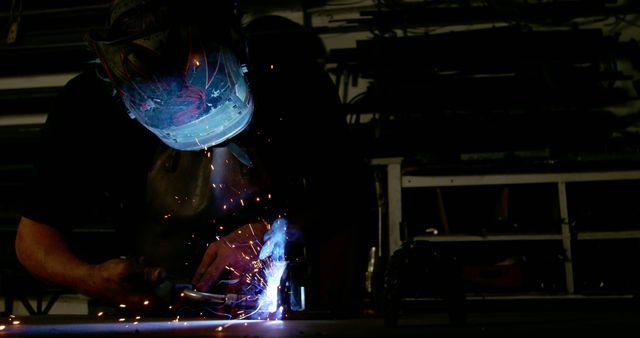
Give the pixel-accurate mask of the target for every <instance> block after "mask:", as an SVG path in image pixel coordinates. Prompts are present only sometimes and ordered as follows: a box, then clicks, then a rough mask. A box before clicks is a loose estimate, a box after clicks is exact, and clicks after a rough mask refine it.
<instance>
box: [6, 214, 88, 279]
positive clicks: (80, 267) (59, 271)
mask: <svg viewBox="0 0 640 338" xmlns="http://www.w3.org/2000/svg"><path fill="white" fill-rule="evenodd" d="M16 254H17V257H18V260H19V261H20V263H22V265H24V266H25V268H27V270H29V272H30V273H31V274H33V275H34V276H35V277H37V278H40V279H42V280H45V281H47V282H50V283H53V284H57V285H60V286H63V287H68V288H71V289H74V290H77V291H79V292H86V291H88V290H90V284H91V282H90V280H91V277H90V276H92V270H93V269H94V266H93V265H90V264H87V263H85V262H83V261H81V260H80V259H79V258H78V257H76V256H75V255H74V254H73V253H72V252H71V250H69V247H68V245H67V243H66V241H65V239H64V237H63V236H62V235H61V234H60V233H59V232H58V231H57V230H55V229H53V228H51V227H49V226H48V225H46V224H42V223H38V222H34V221H32V220H29V219H26V218H22V219H21V221H20V225H19V226H18V233H17V236H16Z"/></svg>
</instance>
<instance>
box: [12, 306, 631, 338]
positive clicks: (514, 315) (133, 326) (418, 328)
mask: <svg viewBox="0 0 640 338" xmlns="http://www.w3.org/2000/svg"><path fill="white" fill-rule="evenodd" d="M2 320H3V323H2V324H1V325H0V328H2V330H0V337H25V336H39V337H43V336H46V337H51V336H57V337H69V336H83V337H88V336H95V337H124V336H132V335H133V336H141V337H174V336H175V337H244V338H251V337H254V338H255V337H478V336H479V337H541V336H542V335H547V334H548V335H553V336H558V335H569V336H570V337H580V336H582V337H585V336H588V337H591V336H600V337H603V336H604V337H607V338H611V337H622V336H625V337H627V336H629V334H631V336H636V335H637V334H638V332H640V311H638V309H617V310H616V309H610V308H606V309H601V310H593V309H588V310H570V311H569V310H556V311H553V310H549V311H533V312H528V311H513V312H508V311H507V312H477V313H470V314H469V315H468V318H467V323H466V324H461V325H451V324H450V323H449V321H448V318H447V316H446V315H443V314H439V313H430V314H419V315H415V316H407V317H406V318H404V319H402V320H400V321H399V322H398V325H397V326H395V327H391V326H387V325H385V322H384V320H383V319H382V318H377V317H371V318H352V319H285V320H274V321H262V320H250V321H242V320H233V321H229V320H205V319H178V318H173V319H171V318H163V319H151V318H139V319H135V318H120V319H119V318H97V317H90V316H67V315H64V316H63V315H48V316H30V317H23V318H2ZM18 322H19V323H18Z"/></svg>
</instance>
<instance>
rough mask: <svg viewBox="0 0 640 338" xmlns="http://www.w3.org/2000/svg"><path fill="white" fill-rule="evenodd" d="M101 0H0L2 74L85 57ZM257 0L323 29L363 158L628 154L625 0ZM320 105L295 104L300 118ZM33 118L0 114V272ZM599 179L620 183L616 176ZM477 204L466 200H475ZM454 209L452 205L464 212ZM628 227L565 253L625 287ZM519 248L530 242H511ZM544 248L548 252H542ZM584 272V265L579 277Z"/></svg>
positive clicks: (578, 158) (31, 92) (528, 213)
mask: <svg viewBox="0 0 640 338" xmlns="http://www.w3.org/2000/svg"><path fill="white" fill-rule="evenodd" d="M108 3H109V1H105V0H102V1H97V0H76V1H70V0H58V1H47V0H38V1H35V0H22V1H20V0H15V1H5V2H3V3H2V4H0V23H1V24H2V28H3V31H2V33H3V35H2V37H3V39H2V41H1V42H0V65H1V66H0V79H2V78H11V79H13V78H27V77H28V76H32V75H47V74H57V73H75V72H79V71H81V70H82V69H84V68H86V67H87V64H88V63H89V62H91V61H92V60H93V59H95V57H94V55H93V54H92V53H91V52H89V51H88V50H87V49H86V47H85V44H84V42H83V37H84V34H85V33H86V31H87V30H88V29H90V28H95V27H103V26H104V25H105V23H106V20H107V18H106V11H107V7H108ZM268 3H269V4H268V5H266V4H265V2H264V1H260V0H245V1H242V2H241V6H242V8H243V10H244V11H245V12H246V13H247V15H248V16H259V15H263V14H267V13H271V12H274V11H285V12H288V13H296V14H295V15H297V17H299V18H300V21H301V23H302V24H304V25H305V26H307V27H308V28H310V29H312V30H313V31H314V32H315V33H317V34H318V35H319V36H320V37H321V38H323V39H325V41H327V42H328V43H327V44H326V47H327V54H326V55H325V58H324V62H326V68H327V70H328V71H329V72H330V73H331V75H332V76H333V78H334V79H335V81H336V84H337V89H338V90H339V94H340V95H341V97H342V99H343V104H344V108H345V112H346V115H345V119H348V121H350V122H351V124H350V125H351V128H352V129H351V130H352V132H353V135H354V136H355V138H356V141H357V143H358V145H359V146H360V150H362V151H363V152H364V153H365V154H366V156H367V157H368V158H377V157H404V158H405V163H407V164H409V166H408V168H411V169H413V170H417V171H422V172H428V173H436V174H439V173H509V172H520V171H528V172H548V171H558V170H561V171H575V170H584V169H588V170H591V169H596V170H600V169H637V168H639V167H640V166H639V162H638V160H639V159H640V138H639V136H638V132H637V130H638V129H637V127H638V122H639V121H638V110H637V108H636V107H637V106H638V105H637V103H638V97H637V93H636V88H637V86H638V84H640V82H638V69H639V67H640V49H639V48H638V43H637V41H636V39H637V37H640V33H638V34H635V32H637V27H638V25H640V20H639V19H638V15H639V14H640V3H639V2H636V1H631V0H628V1H623V0H618V1H614V0H566V1H563V0H557V1H551V0H549V1H545V0H540V1H525V0H486V1H472V0H466V1H465V0H431V1H427V0H425V1H378V2H368V1H321V0H318V1H284V0H281V1H269V2H268ZM194 10H204V9H194ZM11 27H14V28H15V27H17V35H16V37H15V39H12V38H10V31H11ZM340 39H342V41H347V42H348V43H346V45H347V47H345V44H340V43H335V42H336V41H338V40H340ZM332 42H333V43H335V46H334V45H332ZM60 85H62V84H60ZM292 85H295V84H292ZM32 87H33V88H21V87H20V88H18V87H16V88H12V87H11V86H4V87H2V88H0V118H3V119H2V120H0V121H8V120H7V118H8V117H12V118H13V117H17V118H21V117H22V118H24V119H23V120H24V121H26V120H27V119H28V118H29V117H32V116H43V115H46V113H47V109H48V105H49V103H50V101H51V99H52V98H53V96H54V95H56V93H57V92H58V90H59V89H60V88H59V87H58V86H53V87H50V86H47V87H38V86H37V85H35V86H32ZM612 107H614V108H615V109H612ZM321 118H322V116H309V120H310V121H313V119H321ZM79 123H81V121H79ZM310 125H312V123H310ZM40 128H41V123H37V122H36V123H30V122H24V123H1V124H0V154H1V156H0V230H1V236H0V248H1V249H2V251H1V252H0V257H2V258H0V261H2V262H1V263H2V265H3V266H2V268H3V269H4V270H3V271H6V272H7V273H11V271H12V269H13V268H14V265H13V264H14V262H13V255H14V254H13V246H12V241H13V236H14V235H15V227H16V225H17V222H18V214H17V210H18V207H19V203H20V196H21V194H22V192H23V187H24V184H25V182H26V181H27V180H28V178H29V175H30V173H31V168H32V167H31V166H32V162H33V159H34V155H37V153H38V151H39V150H38V148H37V146H36V145H37V139H38V136H39V133H40ZM372 184H373V182H372ZM633 187H635V186H632V187H631V188H629V187H627V186H625V187H624V188H621V189H626V190H624V195H625V196H628V198H627V197H625V198H622V197H617V199H616V200H615V201H611V200H610V199H606V198H603V200H601V201H597V202H593V203H595V204H597V205H598V206H599V207H602V206H604V208H605V209H604V210H605V211H600V212H599V213H595V217H596V218H597V217H599V219H598V220H601V221H603V222H604V221H606V220H607V218H608V217H610V216H611V214H614V213H615V215H616V217H617V218H616V220H617V221H618V224H621V223H622V224H626V225H629V226H631V227H632V228H633V229H635V227H637V225H638V224H639V223H640V219H639V218H638V215H637V214H636V212H629V211H625V212H626V213H625V212H618V211H620V210H622V208H621V207H620V205H627V206H630V208H627V209H625V210H628V209H633V205H634V201H635V202H637V201H638V198H637V195H638V194H637V190H634V189H633ZM598 189H610V187H606V188H605V187H602V188H598ZM598 191H599V190H596V194H598V193H599V192H598ZM469 193H470V192H469V191H466V192H465V193H463V194H462V195H461V196H464V197H459V198H458V200H457V201H458V202H459V203H461V204H464V203H471V204H473V203H474V202H467V201H466V200H467V199H473V198H474V197H473V196H472V195H470V194H469ZM471 193H473V192H471ZM516 193H517V191H516ZM603 193H607V194H609V193H610V194H611V196H614V195H615V196H619V195H618V191H617V190H616V191H613V192H609V191H603ZM490 194H494V193H493V192H490ZM522 194H523V196H526V198H541V199H543V198H549V196H553V192H551V193H549V192H547V191H545V190H544V188H542V190H536V191H525V192H523V193H522ZM634 194H635V195H634ZM470 196H471V197H470ZM483 196H485V195H482V194H480V195H478V196H477V197H478V199H476V200H482V199H483ZM532 196H533V197H532ZM526 198H523V200H526ZM423 201H424V199H423ZM432 202H433V203H436V202H435V201H432ZM475 206H476V207H477V211H478V212H479V213H480V214H481V213H482V212H484V211H486V210H488V209H482V210H484V211H482V210H480V209H481V206H478V205H477V204H476V205H475ZM490 207H491V206H489V208H490ZM544 207H545V208H553V206H546V205H545V206H544ZM525 209H526V208H525ZM545 210H546V209H545ZM594 210H602V209H598V208H597V207H589V206H587V207H585V209H584V210H579V212H582V213H583V215H585V216H584V217H585V218H586V219H589V220H593V217H592V216H594ZM607 210H608V211H611V213H607ZM543 212H546V211H543ZM543 212H540V211H539V210H525V211H523V212H522V215H524V216H522V217H523V218H522V219H521V220H520V221H521V223H522V224H525V225H527V224H529V223H540V222H542V223H544V222H546V221H547V219H546V218H545V217H547V216H545V215H546V214H544V213H543ZM621 214H622V216H621ZM411 217H415V218H420V217H424V214H419V215H411V214H408V215H407V220H408V221H409V222H410V221H412V219H411ZM434 217H435V216H434ZM455 217H456V216H454V217H453V218H455ZM457 217H460V218H464V217H465V212H464V211H461V212H460V213H459V214H457ZM490 217H492V216H487V218H490ZM527 217H529V218H527ZM548 223H549V222H547V223H546V224H548ZM586 223H589V222H586ZM601 223H602V222H601ZM499 225H500V224H498V225H496V226H499ZM375 226H376V225H375V224H372V231H373V232H375V231H376V230H375ZM551 226H553V225H551ZM464 231H469V232H473V231H475V230H464ZM84 235H85V236H92V235H91V234H84ZM95 236H98V235H95ZM628 241H629V242H630V244H629V245H628V246H626V247H625V248H626V249H622V247H618V246H615V245H614V247H609V246H610V245H609V244H604V243H600V244H599V243H596V242H592V243H593V244H592V243H590V244H589V245H591V246H595V247H596V248H592V247H587V245H586V244H585V245H584V247H578V248H577V250H582V251H584V252H587V253H592V252H594V251H595V252H599V253H601V252H608V253H611V252H613V254H612V255H610V256H602V255H599V254H593V255H592V256H590V255H589V254H585V256H586V257H590V258H588V259H585V260H583V261H581V262H578V263H579V264H581V265H582V266H594V265H595V266H599V267H601V269H604V270H603V271H605V272H606V273H607V274H611V273H613V274H614V275H615V274H620V275H621V277H620V278H618V281H617V283H618V284H623V286H624V287H625V290H627V289H633V288H634V287H635V286H634V285H629V284H630V283H631V284H634V283H635V282H637V281H638V279H637V278H638V277H637V273H636V274H632V275H631V277H629V275H628V274H627V275H625V274H623V273H620V271H621V270H625V269H628V265H633V264H634V263H633V259H632V257H633V256H634V255H637V251H634V250H636V249H637V248H638V243H637V239H636V238H633V237H632V238H629V239H628ZM478 250H480V251H483V252H485V253H486V252H489V254H492V251H491V250H498V251H500V250H501V249H500V247H499V246H498V247H492V248H491V249H483V248H479V249H478ZM505 250H512V249H509V248H507V249H505ZM519 250H522V251H524V252H529V251H536V250H539V249H538V247H532V248H528V247H527V246H523V247H520V248H519ZM555 250H556V249H555V248H554V249H553V250H551V251H549V252H550V253H551V256H554V255H555V252H556V251H555ZM454 251H455V248H454ZM547 254H548V252H545V255H547ZM523 255H528V253H525V254H523ZM603 257H604V258H603ZM606 257H611V258H606ZM541 259H543V263H541V264H542V265H536V266H535V267H537V268H539V269H544V266H546V265H545V264H548V263H549V262H551V264H552V265H551V266H553V267H554V269H555V267H556V265H555V264H558V261H556V260H555V257H546V256H543V257H542V258H541ZM612 262H616V264H612ZM620 262H623V263H620ZM541 267H542V268H541ZM587 270H588V269H585V271H587ZM595 274H596V275H597V273H595ZM597 280H598V277H594V278H592V280H590V281H589V283H596V284H597ZM528 282H531V281H528ZM534 283H535V281H534ZM558 283H559V284H562V281H559V282H558ZM613 284H614V285H615V283H613ZM0 287H2V284H0ZM492 287H496V285H492ZM6 289H7V288H6V286H5V290H4V291H6ZM614 291H615V290H614Z"/></svg>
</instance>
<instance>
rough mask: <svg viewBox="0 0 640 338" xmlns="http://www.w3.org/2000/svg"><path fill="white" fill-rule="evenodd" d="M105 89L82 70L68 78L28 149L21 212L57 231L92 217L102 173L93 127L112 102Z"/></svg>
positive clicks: (98, 139) (99, 143) (96, 130)
mask: <svg viewBox="0 0 640 338" xmlns="http://www.w3.org/2000/svg"><path fill="white" fill-rule="evenodd" d="M105 90H106V87H105V83H104V81H103V80H101V79H99V78H98V77H97V76H96V75H95V74H93V73H92V72H88V73H83V74H81V75H79V76H77V77H75V78H73V79H72V80H70V81H69V82H68V83H67V84H66V85H65V87H64V88H63V89H62V90H61V92H60V94H59V95H58V97H57V98H56V99H54V101H53V103H52V106H51V109H50V111H49V114H48V116H47V120H46V123H45V125H44V127H43V131H42V134H41V143H40V146H39V147H38V153H37V154H34V156H36V160H35V168H34V177H33V180H32V181H31V182H30V184H29V185H28V188H27V193H26V197H25V202H24V209H23V211H22V215H23V216H25V217H27V218H30V219H32V220H35V221H38V222H42V223H46V224H49V225H51V226H54V227H56V228H58V229H60V230H63V231H68V230H71V229H72V228H75V227H77V226H78V225H79V224H80V223H82V222H86V221H87V219H88V218H90V217H91V216H92V213H93V212H94V211H95V210H94V209H95V208H96V206H97V205H98V204H97V203H96V202H97V200H99V199H100V198H102V197H101V196H100V195H101V194H104V193H105V192H104V191H101V189H100V186H101V181H102V180H103V177H101V176H104V175H105V173H104V171H103V168H102V167H100V166H101V162H103V161H101V159H100V156H103V155H104V151H103V149H102V148H103V146H102V144H103V143H104V140H102V138H104V135H103V134H101V132H99V130H101V128H103V127H104V123H106V122H103V121H102V118H103V116H105V114H107V113H109V112H108V110H110V109H111V108H112V107H113V104H112V103H110V99H109V94H108V92H106V91H105ZM113 113H114V112H111V114H113ZM113 132H114V133H117V131H115V130H114V131H113ZM106 161H108V160H106V159H104V162H106Z"/></svg>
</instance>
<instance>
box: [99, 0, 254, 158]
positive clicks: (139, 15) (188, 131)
mask: <svg viewBox="0 0 640 338" xmlns="http://www.w3.org/2000/svg"><path fill="white" fill-rule="evenodd" d="M201 7H202V4H201V3H198V2H197V1H194V0H181V1H170V0H118V1H115V2H114V3H113V5H112V8H111V12H110V13H111V17H110V25H109V28H108V29H104V30H92V31H90V32H89V34H88V42H89V44H90V46H91V47H92V48H93V49H94V50H95V51H96V53H97V55H98V57H99V59H100V62H101V63H102V65H103V68H104V70H105V71H106V73H107V76H108V78H109V80H110V81H111V83H112V85H113V86H114V88H115V90H116V93H117V95H119V96H120V97H121V99H122V101H123V103H124V104H125V106H126V107H127V109H128V111H129V114H130V116H131V117H132V118H135V119H136V120H138V121H139V122H140V123H142V124H143V125H144V126H145V127H147V128H148V129H149V130H151V131H152V132H153V133H155V134H156V135H157V136H158V137H159V138H160V139H161V140H162V141H163V142H164V143H166V144H167V145H168V146H170V147H172V148H175V149H178V150H197V149H203V148H207V147H210V146H213V145H216V144H220V143H222V142H224V141H226V140H228V139H229V138H231V137H233V136H235V135H236V134H238V133H239V132H241V131H242V130H243V129H244V128H245V127H246V126H247V125H248V123H249V121H250V120H251V116H252V113H253V102H252V97H251V93H250V91H249V85H248V83H247V80H246V76H245V75H246V74H245V73H246V69H247V68H246V66H245V63H244V59H245V48H244V44H243V42H242V39H241V37H240V29H239V27H240V23H239V21H240V19H239V17H238V15H237V12H236V9H235V8H234V2H231V1H217V2H216V5H215V6H214V8H213V9H212V10H207V11H205V10H204V8H201Z"/></svg>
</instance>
